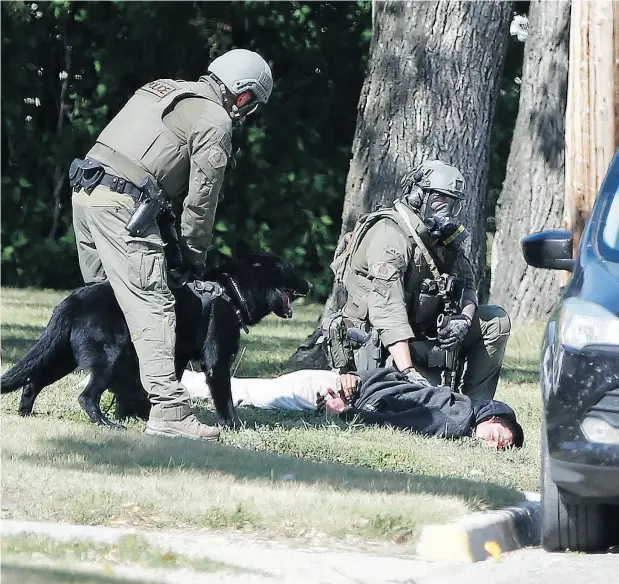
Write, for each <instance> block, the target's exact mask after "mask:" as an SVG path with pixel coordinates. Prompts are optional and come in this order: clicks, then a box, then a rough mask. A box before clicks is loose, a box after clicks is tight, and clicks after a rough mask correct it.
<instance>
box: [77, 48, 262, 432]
mask: <svg viewBox="0 0 619 584" xmlns="http://www.w3.org/2000/svg"><path fill="white" fill-rule="evenodd" d="M272 88H273V78H272V75H271V70H270V68H269V65H268V64H267V63H266V61H265V60H264V59H263V58H262V57H260V55H258V54H257V53H255V52H252V51H248V50H244V49H235V50H232V51H229V52H227V53H225V54H223V55H222V56H220V57H218V58H217V59H215V60H214V61H213V62H212V63H211V64H210V65H209V67H208V73H207V74H206V75H204V76H202V77H200V79H199V81H197V82H188V81H174V80H171V79H160V80H157V81H152V82H150V83H147V84H146V85H144V86H143V87H141V88H140V89H138V90H137V91H136V93H135V94H134V95H133V97H131V99H130V100H129V101H128V102H127V104H126V105H125V106H124V107H123V109H122V110H121V111H120V112H119V113H118V114H117V115H116V116H115V117H114V118H113V119H112V121H111V122H110V123H109V124H108V125H107V126H106V128H104V130H103V131H102V132H101V134H100V135H99V137H98V138H97V141H96V143H95V145H94V146H93V147H92V149H91V150H90V151H89V152H88V155H87V157H86V159H85V160H84V161H81V160H76V161H74V163H73V165H72V167H71V171H70V179H71V184H72V186H73V188H74V191H73V225H74V230H75V237H76V240H77V249H78V254H79V263H80V269H81V272H82V275H83V277H84V280H85V282H86V283H93V282H100V281H103V280H106V279H107V280H109V282H110V284H111V286H112V288H113V290H114V294H115V296H116V299H117V300H118V303H119V305H120V307H121V309H122V311H123V313H124V316H125V319H126V321H127V325H128V327H129V330H130V333H131V339H132V341H133V344H134V347H135V349H136V352H137V355H138V359H139V364H140V377H141V381H142V384H143V386H144V388H145V389H146V390H147V392H148V395H149V398H150V401H151V404H152V407H151V412H150V418H149V420H148V424H147V428H146V433H147V434H154V435H160V436H184V437H187V438H193V439H205V440H217V438H218V436H219V430H218V429H217V428H214V427H210V426H207V425H205V424H202V423H201V422H199V421H198V419H197V418H196V416H195V415H194V414H192V413H191V410H190V406H189V394H188V393H187V391H186V389H185V388H184V387H183V386H182V385H181V383H180V382H179V380H178V379H177V377H176V374H175V367H174V345H175V312H174V296H173V295H172V293H171V292H170V289H169V287H168V284H167V281H166V263H165V256H164V244H163V241H162V239H161V234H160V232H159V227H158V225H157V222H156V221H155V220H154V217H152V216H150V219H149V221H148V222H147V224H145V225H137V229H134V230H132V232H131V233H130V232H129V231H128V230H127V224H128V223H129V222H130V220H131V218H132V215H133V214H134V213H135V214H136V216H137V215H138V213H137V211H136V209H137V210H140V214H141V209H142V208H141V207H140V205H144V204H146V203H148V204H151V205H152V204H153V202H156V201H157V196H160V197H162V198H164V197H165V199H167V200H172V199H174V198H178V197H182V196H184V200H183V212H182V216H181V233H180V238H179V240H180V244H181V247H182V249H183V260H184V263H185V265H186V267H187V268H188V269H189V270H190V271H193V272H194V273H196V274H198V275H199V274H200V271H201V269H203V266H204V263H205V259H206V251H207V248H208V246H209V244H210V242H211V238H212V231H213V223H214V218H215V211H216V209H217V203H218V199H219V192H220V189H221V185H222V181H223V177H224V171H225V168H226V164H227V162H228V157H229V156H230V153H231V138H232V129H233V126H234V125H236V124H238V123H242V122H243V121H244V119H245V117H246V116H247V115H249V114H250V113H252V112H254V111H255V110H256V109H257V107H258V106H259V105H260V104H264V103H266V102H267V101H268V99H269V96H270V95H271V90H272ZM145 201H146V203H145ZM144 208H145V207H144ZM151 215H152V214H151ZM142 216H145V217H146V216H148V214H146V215H140V217H142ZM95 308H96V307H95Z"/></svg>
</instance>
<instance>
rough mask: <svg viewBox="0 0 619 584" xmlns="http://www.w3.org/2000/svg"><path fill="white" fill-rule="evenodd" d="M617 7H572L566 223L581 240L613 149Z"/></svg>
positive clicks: (618, 74)
mask: <svg viewBox="0 0 619 584" xmlns="http://www.w3.org/2000/svg"><path fill="white" fill-rule="evenodd" d="M618 26H619V7H618V6H617V4H616V3H615V2H613V1H611V0H596V2H575V3H574V6H573V8H572V30H571V38H570V71H569V88H568V98H567V123H566V133H565V141H566V163H565V171H566V172H565V181H566V189H565V215H564V219H565V221H564V226H565V228H566V229H570V230H572V231H574V245H575V246H576V247H577V246H578V243H579V241H580V235H581V234H582V230H583V227H584V225H585V223H586V221H587V218H588V216H589V213H590V212H591V208H592V206H593V203H594V201H595V198H596V196H597V193H598V190H599V188H600V185H601V183H602V180H603V179H604V176H605V174H606V171H607V170H608V165H609V164H610V161H611V160H612V157H613V155H614V154H615V150H616V149H617V140H618V139H619V135H618V133H617V124H618V123H619V104H618V103H617V89H618V86H619V69H618V65H617V58H619V54H617V52H616V49H617V43H618V42H619V41H618V40H617V36H619V32H618V31H617V27H618Z"/></svg>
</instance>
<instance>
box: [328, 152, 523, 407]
mask: <svg viewBox="0 0 619 584" xmlns="http://www.w3.org/2000/svg"><path fill="white" fill-rule="evenodd" d="M401 188H402V194H401V197H400V198H399V199H397V200H396V201H395V203H394V205H393V207H390V208H388V209H384V210H380V211H377V212H375V213H370V214H368V215H366V216H364V217H362V218H361V219H360V221H359V222H358V223H357V226H356V227H355V229H353V231H352V232H351V233H350V235H349V236H348V238H346V237H345V238H344V240H343V243H342V245H341V248H340V249H339V250H337V251H336V257H335V259H334V263H333V264H332V269H333V270H334V272H335V273H336V279H338V280H339V281H340V282H341V283H342V284H343V285H344V286H345V288H346V291H347V294H348V297H347V302H346V305H345V306H344V308H343V310H342V311H341V316H342V322H341V323H338V321H337V318H336V319H330V320H328V321H327V322H326V323H325V325H324V328H325V338H326V339H329V340H330V341H331V342H330V343H329V346H330V347H332V346H334V345H336V344H337V343H333V342H332V341H333V339H334V338H340V339H341V338H343V337H344V336H345V335H344V334H340V335H339V337H338V335H337V334H335V335H334V334H333V331H332V330H329V327H333V326H340V327H342V326H343V327H344V330H346V327H347V326H349V325H352V326H353V327H356V328H358V329H361V330H362V331H364V332H367V333H369V335H368V336H369V340H367V341H366V342H365V344H364V345H363V346H362V347H361V348H360V349H358V350H355V351H354V352H353V351H352V350H349V354H352V358H351V363H350V365H351V366H354V368H355V369H357V370H364V369H371V368H373V367H379V366H383V365H385V363H390V362H393V363H394V364H395V366H396V367H397V368H398V369H399V371H400V372H402V373H404V374H405V375H406V376H407V378H409V380H410V381H411V382H415V383H421V384H424V385H443V384H445V383H444V380H445V377H444V370H445V366H446V362H445V359H446V357H445V355H449V354H450V353H451V354H454V355H455V357H454V363H452V364H451V365H452V367H455V363H459V364H460V367H459V371H460V373H462V371H463V372H464V373H463V376H462V378H461V383H459V384H458V388H459V389H460V390H461V391H462V392H463V393H465V394H467V395H468V396H469V397H470V398H471V399H474V400H479V401H482V400H490V399H492V398H493V397H494V394H495V391H496V386H497V383H498V379H499V373H500V370H501V366H502V362H503V356H504V354H505V347H506V345H507V340H508V338H509V334H510V328H511V325H510V320H509V317H508V315H507V313H506V312H505V311H504V310H503V309H502V308H500V307H498V306H488V305H485V306H484V305H482V306H479V307H478V300H477V291H476V288H475V284H474V279H473V273H472V269H471V265H470V263H469V261H468V259H467V257H466V255H465V253H464V250H463V248H462V245H461V243H462V241H463V240H464V239H465V238H466V237H467V236H468V233H467V232H466V229H465V228H464V226H463V225H461V224H460V223H459V222H458V219H457V218H458V215H459V213H460V211H461V208H462V201H463V200H464V188H465V182H464V177H463V176H462V174H461V173H460V172H459V171H458V170H457V169H456V168H454V167H453V166H450V165H448V164H445V163H444V162H441V161H439V160H433V161H428V162H425V163H423V164H422V165H421V166H420V167H419V168H417V169H415V170H414V171H413V172H409V173H408V174H406V175H405V176H404V178H403V179H402V181H401ZM449 305H450V308H451V311H448V310H446V309H447V307H448V306H449ZM440 315H442V316H440ZM439 316H440V319H439ZM439 323H440V326H439ZM349 348H350V347H349ZM328 352H329V353H333V351H331V350H330V349H329V351H328ZM336 353H337V351H336ZM340 354H341V353H340ZM437 356H442V358H443V362H442V363H441V361H440V359H439V358H438V357H437ZM340 360H341V359H340ZM353 360H354V365H353V364H352V361H353ZM336 361H337V359H336ZM332 365H333V366H337V365H338V363H334V362H333V358H332Z"/></svg>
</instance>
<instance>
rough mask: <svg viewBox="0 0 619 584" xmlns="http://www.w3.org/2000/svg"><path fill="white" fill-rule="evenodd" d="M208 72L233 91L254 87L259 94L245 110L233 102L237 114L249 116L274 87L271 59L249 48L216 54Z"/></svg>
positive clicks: (234, 111) (256, 93)
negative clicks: (218, 55)
mask: <svg viewBox="0 0 619 584" xmlns="http://www.w3.org/2000/svg"><path fill="white" fill-rule="evenodd" d="M208 72H209V73H211V74H212V75H214V76H215V77H216V78H217V80H218V81H220V82H221V83H223V85H224V86H225V88H226V89H227V90H228V91H229V92H230V93H232V95H240V94H241V93H244V92H245V91H251V93H252V94H253V95H254V97H255V98H256V100H255V101H252V102H251V103H250V104H249V105H248V106H247V107H246V108H242V109H244V110H245V111H238V109H237V108H236V106H233V113H234V114H236V115H235V116H233V117H237V116H243V117H244V116H246V115H249V114H250V113H252V112H254V111H255V110H256V108H257V107H258V104H260V103H266V102H267V101H268V100H269V97H270V96H271V91H272V90H273V75H272V74H271V68H270V67H269V65H268V63H267V62H266V61H265V60H264V59H263V58H262V57H261V56H260V55H259V54H258V53H255V52H254V51H248V50H247V49H232V50H231V51H228V52H227V53H224V54H223V55H221V56H220V57H217V58H216V59H215V60H214V61H213V62H212V63H211V64H210V65H209V67H208Z"/></svg>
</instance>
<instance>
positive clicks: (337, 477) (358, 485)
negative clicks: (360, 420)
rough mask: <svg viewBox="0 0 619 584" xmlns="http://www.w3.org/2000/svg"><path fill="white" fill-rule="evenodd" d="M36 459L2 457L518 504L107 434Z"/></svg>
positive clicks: (445, 486) (49, 447) (52, 446)
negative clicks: (284, 479) (285, 480)
mask: <svg viewBox="0 0 619 584" xmlns="http://www.w3.org/2000/svg"><path fill="white" fill-rule="evenodd" d="M41 446H42V448H40V449H39V450H38V452H36V453H32V454H23V453H17V452H11V448H7V447H6V446H5V447H4V456H11V457H14V458H20V459H21V460H23V461H25V462H27V463H29V464H33V465H36V466H38V465H40V466H55V467H57V468H59V469H71V470H84V469H86V470H88V471H99V472H101V473H105V474H106V475H110V474H117V475H126V474H133V475H138V476H142V475H143V474H144V472H145V470H149V469H150V470H156V471H164V472H165V471H170V470H172V469H183V470H188V469H191V470H192V471H194V472H199V473H202V474H204V477H205V478H207V477H208V476H209V475H211V474H212V473H221V474H225V475H228V476H232V477H234V478H235V479H237V480H239V481H247V480H261V481H273V482H276V483H278V484H281V482H280V481H281V480H282V479H281V477H282V476H284V475H293V476H294V480H295V481H297V482H300V483H306V484H319V485H322V486H327V487H330V488H333V489H336V490H339V491H365V492H370V493H375V492H382V493H407V494H412V493H420V494H429V495H436V494H438V495H448V496H457V497H460V498H462V499H464V500H466V501H468V503H469V504H472V505H475V506H478V505H479V504H480V503H482V504H486V505H490V506H497V505H505V504H510V503H514V502H517V501H521V500H522V498H523V494H522V492H520V491H518V490H516V489H512V488H508V487H504V486H501V485H498V484H496V483H493V482H491V481H472V480H468V479H463V478H458V477H441V476H434V475H423V474H413V473H405V472H391V471H387V472H380V471H376V470H372V469H369V468H363V467H357V466H353V465H346V464H341V463H337V462H318V461H314V460H308V459H304V458H298V457H296V456H290V455H280V454H274V453H270V452H264V451H254V450H247V449H244V448H238V447H234V446H229V445H226V444H221V443H218V444H212V443H201V442H194V441H192V440H183V439H175V440H170V439H169V438H155V437H150V438H149V439H148V440H145V441H140V442H137V441H136V436H135V435H133V436H132V435H131V434H129V435H122V434H112V433H110V434H106V435H103V436H99V437H98V439H96V440H92V441H88V440H85V439H81V438H78V437H58V438H50V439H48V440H47V441H46V442H45V443H44V447H43V445H41Z"/></svg>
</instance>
